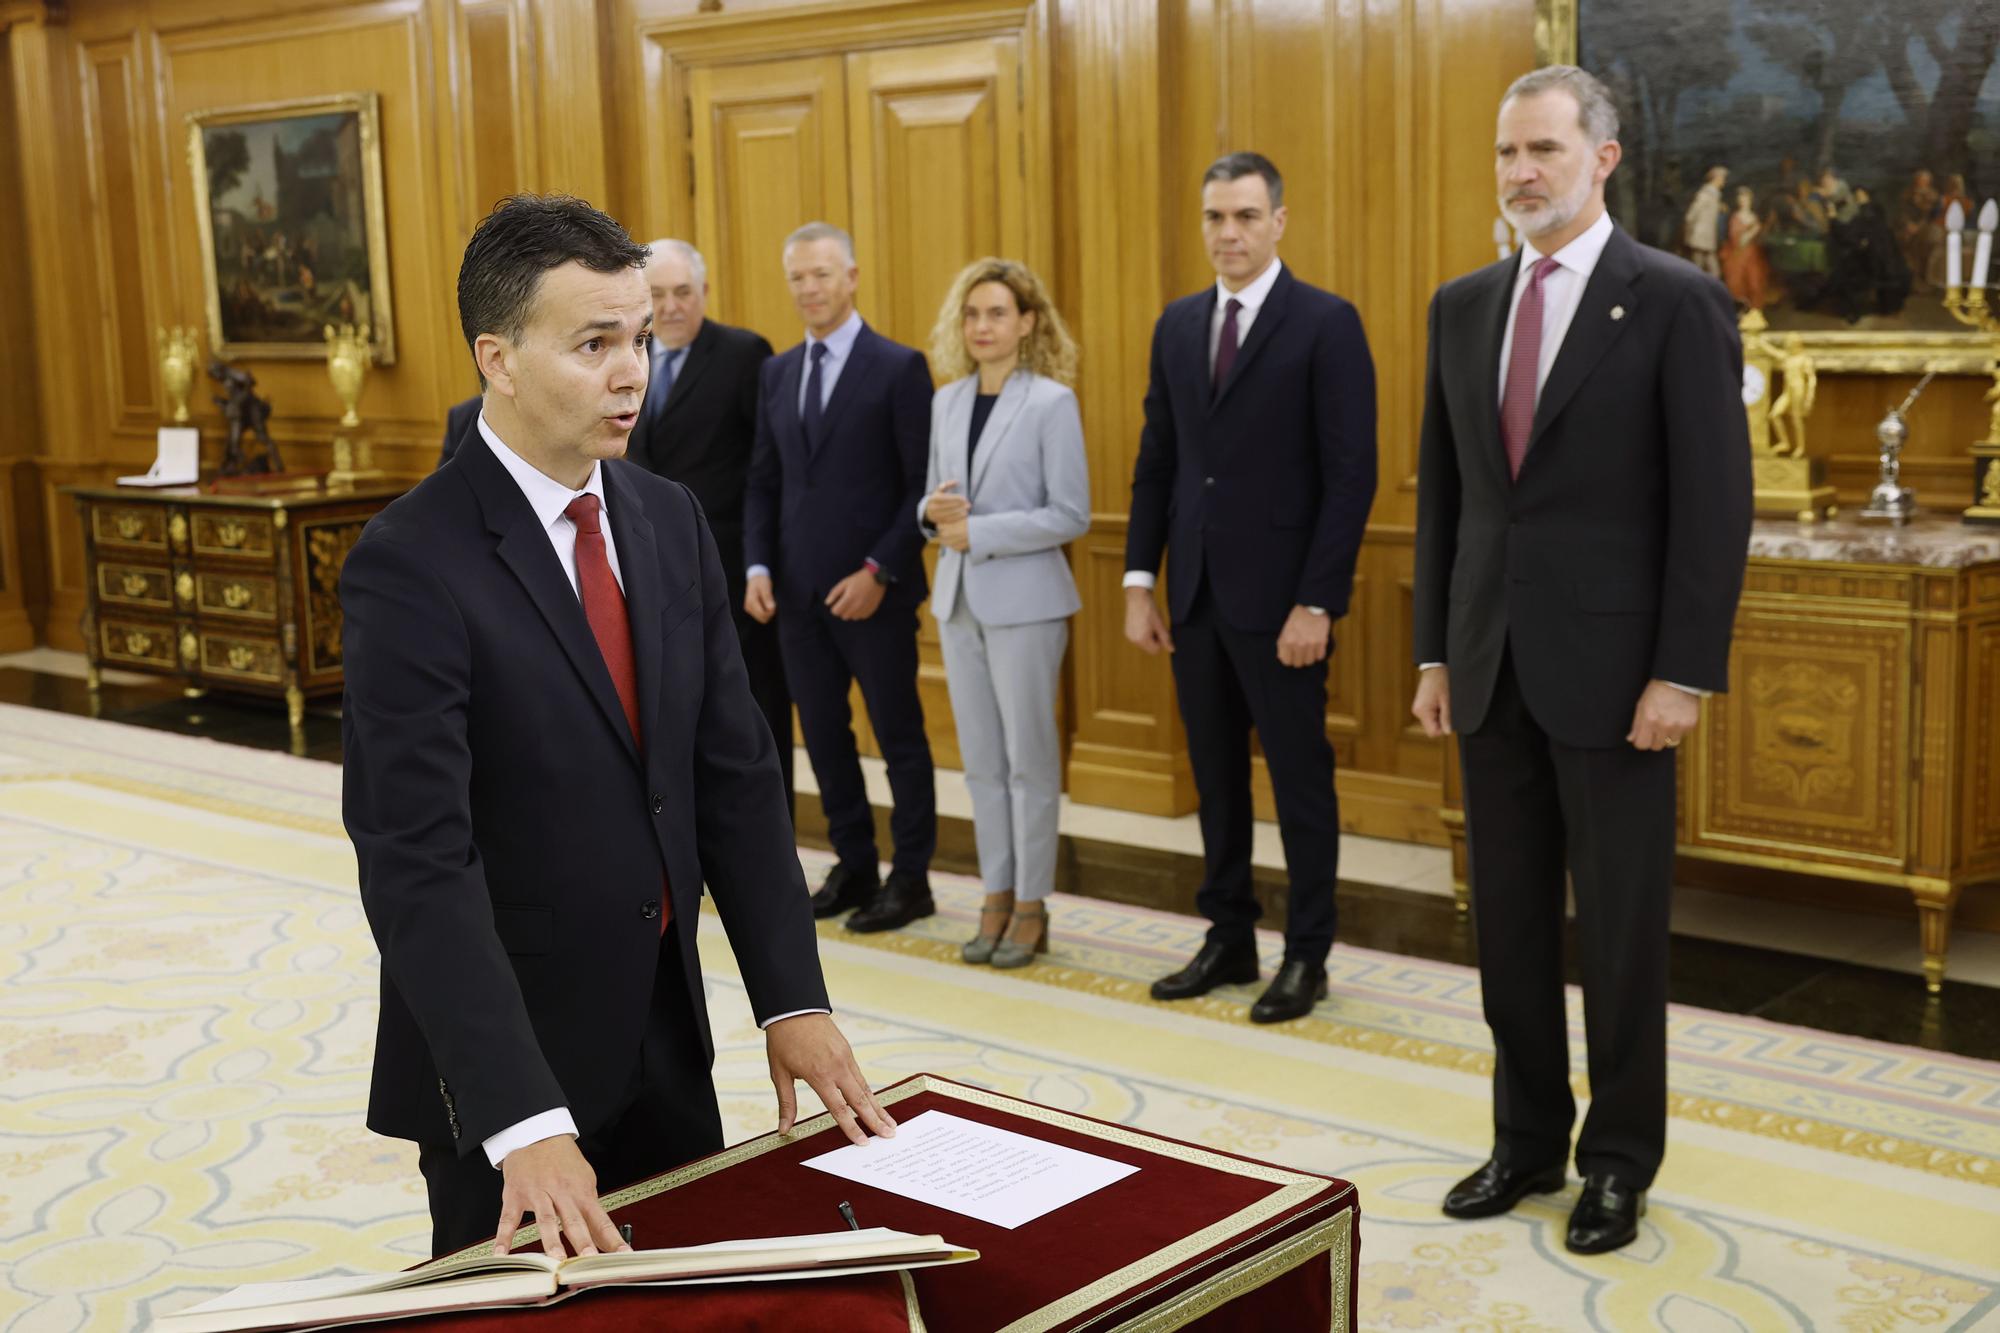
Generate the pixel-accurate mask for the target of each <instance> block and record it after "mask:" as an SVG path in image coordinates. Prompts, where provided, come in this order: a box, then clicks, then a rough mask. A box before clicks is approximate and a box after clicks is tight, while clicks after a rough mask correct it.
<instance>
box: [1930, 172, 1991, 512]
mask: <svg viewBox="0 0 2000 1333" xmlns="http://www.w3.org/2000/svg"><path fill="white" fill-rule="evenodd" d="M1968 221H1970V219H1968V218H1967V217H1966V216H1965V214H1964V212H1963V211H1962V210H1961V208H1960V206H1959V205H1958V204H1957V203H1953V204H1952V206H1951V209H1950V211H1949V213H1948V214H1947V215H1946V219H1945V230H1946V237H1945V245H1946V255H1945V257H1946V260H1947V277H1946V282H1947V284H1948V285H1947V286H1946V287H1945V292H1944V308H1945V309H1946V310H1949V311H1950V312H1951V317H1952V318H1953V319H1955V320H1957V321H1958V322H1959V323H1961V324H1963V325H1965V326H1966V327H1967V328H1969V329H1977V330H1978V331H1979V332H1981V333H1983V334H1985V335H1986V336H1987V337H1988V338H1990V339H1992V341H1993V364H1992V373H1993V387H1992V388H1991V389H1989V390H1987V392H1986V401H1987V402H1989V403H1991V404H1993V411H1992V413H1991V415H1989V416H1988V418H1987V421H1986V438H1985V439H1983V440H1980V441H1978V442H1976V443H1975V444H1973V446H1972V507H1971V508H1970V509H1967V510H1966V511H1965V521H1966V522H1968V523H2000V311H1996V310H1995V309H1994V308H1993V305H1992V303H1991V302H1990V301H1989V300H1988V299H1987V296H1986V283H1987V276H1988V273H1989V272H1990V265H1991V259H1992V249H1993V235H1994V231H1995V229H1996V228H2000V206H1996V205H1995V203H1994V201H1993V200H1991V199H1989V200H1987V201H1986V207H1984V208H1983V209H1981V210H1980V212H1979V232H1978V253H1977V256H1976V258H1975V259H1974V260H1973V264H1972V273H1971V275H1970V276H1971V281H1970V282H1968V283H1965V284H1963V285H1961V284H1960V283H1959V282H1958V280H1957V279H1958V277H1959V271H1960V268H1961V266H1962V264H1963V252H1962V249H1961V245H1962V241H1963V238H1964V236H1965V225H1966V223H1967V222H1968Z"/></svg>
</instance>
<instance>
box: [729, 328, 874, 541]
mask: <svg viewBox="0 0 2000 1333" xmlns="http://www.w3.org/2000/svg"><path fill="white" fill-rule="evenodd" d="M860 336H861V312H860V311H858V310H852V311H849V312H848V315H847V319H846V321H845V322H844V323H842V324H841V326H840V327H839V328H837V329H835V330H834V331H833V332H832V333H829V334H827V335H826V337H824V338H815V337H814V336H813V335H812V332H811V330H807V332H806V359H805V361H804V363H803V364H801V365H800V367H799V417H800V419H801V420H803V419H804V417H805V411H806V386H807V385H808V384H810V383H812V353H813V348H814V347H817V346H819V345H820V344H822V343H824V344H825V345H826V355H825V356H823V357H821V358H820V362H819V405H820V409H821V410H822V411H824V410H825V409H826V405H827V404H828V403H830V402H832V401H833V386H834V385H836V384H838V383H839V382H840V372H841V371H842V370H843V369H845V368H846V366H847V361H848V358H849V357H851V356H852V355H853V354H854V340H855V339H856V338H859V337H860ZM743 577H744V578H746V579H754V578H769V577H771V567H770V566H769V565H752V566H750V567H749V568H748V569H746V570H744V571H743Z"/></svg>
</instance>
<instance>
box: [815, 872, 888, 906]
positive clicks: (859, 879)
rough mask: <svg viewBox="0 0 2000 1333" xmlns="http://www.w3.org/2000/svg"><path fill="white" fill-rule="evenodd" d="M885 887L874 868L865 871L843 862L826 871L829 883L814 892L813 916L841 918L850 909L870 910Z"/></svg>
mask: <svg viewBox="0 0 2000 1333" xmlns="http://www.w3.org/2000/svg"><path fill="white" fill-rule="evenodd" d="M881 886H882V880H881V876H880V875H879V874H877V872H876V870H875V867H874V866H869V867H868V868H867V869H866V870H862V869H860V868H858V867H856V866H851V865H849V864H848V863H847V862H845V861H842V862H840V863H839V864H837V865H835V866H834V868H833V869H831V870H829V871H827V872H826V882H825V883H823V884H821V885H820V886H819V888H818V889H816V890H814V891H813V896H812V905H813V915H814V916H816V917H818V916H839V915H840V914H841V913H842V912H845V911H846V910H847V909H848V908H850V907H866V906H867V905H868V901H869V899H871V898H873V897H874V896H875V892H876V890H877V889H879V888H881Z"/></svg>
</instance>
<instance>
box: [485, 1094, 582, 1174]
mask: <svg viewBox="0 0 2000 1333" xmlns="http://www.w3.org/2000/svg"><path fill="white" fill-rule="evenodd" d="M561 1134H567V1135H569V1136H570V1137H571V1138H575V1137H576V1121H575V1119H574V1118H573V1117H571V1115H570V1113H569V1108H568V1107H567V1106H558V1107H556V1108H555V1110H553V1111H544V1112H542V1113H541V1114H540V1115H531V1116H529V1117H528V1118H527V1119H526V1120H523V1121H520V1122H519V1123H517V1124H512V1125H509V1126H507V1128H505V1129H503V1130H501V1131H500V1132H499V1133H498V1134H495V1135H494V1136H493V1137H492V1138H490V1139H487V1140H486V1141H485V1142H484V1143H483V1144H481V1145H480V1146H481V1147H483V1148H485V1149H486V1160H487V1161H489V1162H491V1163H493V1165H494V1167H495V1168H496V1169H497V1168H498V1167H499V1165H500V1163H502V1162H504V1161H506V1160H507V1154H508V1153H510V1152H513V1151H514V1150H515V1149H516V1148H525V1147H527V1146H528V1145H529V1144H531V1143H540V1142H541V1141H542V1140H543V1139H552V1138H555V1137H557V1136H558V1135H561Z"/></svg>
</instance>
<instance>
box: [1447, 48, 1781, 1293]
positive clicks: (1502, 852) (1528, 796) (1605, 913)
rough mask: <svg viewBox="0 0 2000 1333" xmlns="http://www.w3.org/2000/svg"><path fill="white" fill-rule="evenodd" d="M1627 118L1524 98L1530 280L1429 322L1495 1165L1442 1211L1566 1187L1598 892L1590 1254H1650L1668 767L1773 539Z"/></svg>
mask: <svg viewBox="0 0 2000 1333" xmlns="http://www.w3.org/2000/svg"><path fill="white" fill-rule="evenodd" d="M1619 155H1620V149H1619V145H1618V113H1617V111H1616V109H1615V108H1614V107H1613V105H1612V102H1611V98H1610V96H1609V94H1608V93H1607V92H1606V91H1605V89H1604V86H1603V85H1602V84H1601V83H1599V82H1598V81H1597V80H1596V79H1595V78H1593V77H1591V76H1590V75H1589V74H1586V73H1585V72H1584V71H1582V70H1580V69H1576V68H1574V67H1572V66H1563V65H1557V66H1550V67H1548V68H1545V69H1540V70H1536V71H1535V72H1534V73H1532V74H1528V75H1526V76H1524V77H1522V78H1521V79H1519V80H1517V81H1516V82H1515V83H1514V85H1513V87H1511V88H1510V89H1508V91H1507V95H1506V96H1505V97H1504V98H1503V99H1502V100H1501V103H1500V115H1499V128H1498V134H1497V136H1496V147H1495V159H1494V169H1495V174H1496V177H1497V184H1498V188H1499V199H1500V209H1501V212H1502V214H1503V215H1504V216H1505V217H1506V219H1507V220H1508V222H1510V223H1512V224H1513V226H1514V228H1515V230H1517V231H1518V232H1519V233H1520V234H1521V235H1522V236H1523V237H1524V238H1526V244H1525V245H1524V246H1523V247H1522V249H1521V251H1520V253H1519V254H1518V255H1516V256H1514V257H1512V258H1509V259H1505V260H1502V261H1501V262H1499V263H1497V264H1489V265H1487V266H1486V267H1485V268H1483V269H1480V270H1478V271H1477V272H1475V273H1470V274H1467V275H1466V276H1464V277H1462V278H1458V279H1456V280H1454V281H1452V282H1449V283H1446V284H1445V285H1444V286H1443V287H1442V288H1440V289H1439V290H1438V293H1437V295H1436V296H1435V297H1434V298H1433V299H1432V301H1431V311H1430V358H1429V369H1428V371H1427V376H1426V382H1425V389H1424V424H1423V434H1422V441H1421V445H1420V453H1419V458H1418V464H1417V548H1416V588H1415V633H1416V642H1415V645H1414V649H1415V655H1416V660H1417V663H1418V665H1419V667H1420V675H1419V677H1418V682H1417V691H1416V699H1415V701H1414V702H1413V703H1412V705H1411V711H1412V712H1413V713H1415V714H1416V717H1417V719H1418V721H1419V722H1421V723H1422V725H1423V728H1424V731H1425V732H1426V734H1428V735H1431V736H1443V735H1447V734H1450V733H1452V732H1456V733H1457V734H1458V746H1459V755H1460V757H1461V759H1462V760H1463V765H1464V773H1465V816H1466V834H1467V839H1468V842H1469V847H1470V854H1471V877H1472V908H1473V918H1474V927H1475V930H1476V931H1477V939H1478V944H1479V971H1480V980H1481V987H1482V990H1483V993H1484V997H1485V1007H1486V1021H1487V1023H1488V1024H1489V1025H1490V1026H1491V1027H1492V1029H1493V1044H1494V1050H1495V1060H1494V1069H1493V1151H1492V1156H1491V1157H1490V1158H1489V1159H1488V1161H1487V1162H1486V1163H1485V1164H1484V1165H1483V1166H1481V1167H1480V1168H1479V1170H1477V1171H1475V1172H1474V1173H1473V1174H1472V1175H1470V1176H1468V1177H1466V1178H1465V1179H1464V1180H1462V1181H1460V1182H1459V1183H1458V1185H1457V1186H1456V1187H1455V1188H1453V1189H1452V1190H1451V1192H1450V1193H1449V1194H1448V1195H1447V1196H1446V1197H1445V1202H1444V1211H1445V1212H1446V1213H1447V1214H1449V1215H1450V1216H1452V1217H1460V1218H1475V1217H1489V1216H1492V1215H1494V1214H1496V1213H1502V1212H1505V1211H1507V1210H1508V1209H1510V1208H1512V1207H1513V1206H1514V1205H1515V1204H1516V1203H1518V1202H1519V1201H1520V1200H1521V1198H1522V1197H1523V1196H1525V1195H1527V1194H1529V1193H1547V1192H1551V1191H1554V1190H1558V1189H1561V1188H1562V1185H1563V1180H1564V1174H1565V1166H1566V1163H1567V1161H1568V1158H1569V1153H1570V1128H1571V1125H1572V1124H1573V1122H1574V1121H1575V1119H1576V1104H1575V1101H1574V1100H1573V1098H1572V1097H1571V1095H1570V1082H1569V1041H1568V1028H1567V1023H1566V1020H1565V1016H1564V1010H1563V958H1562V953H1563V899H1564V872H1565V871H1567V872H1568V878H1569V881H1570V883H1571V885H1572V886H1573V887H1574V890H1575V897H1576V937H1577V944H1578V949H1577V963H1578V968H1579V970H1580V971H1581V973H1582V978H1583V1003H1584V1029H1585V1034H1586V1039H1587V1047H1588V1052H1589V1068H1590V1113H1589V1115H1588V1116H1586V1117H1585V1119H1584V1122H1583V1130H1582V1132H1581V1133H1580V1134H1579V1135H1578V1136H1577V1140H1576V1164H1577V1169H1578V1171H1579V1172H1580V1173H1581V1174H1582V1176H1583V1190H1582V1193H1581V1195H1580V1196H1579V1197H1578V1199H1577V1203H1576V1206H1575V1209H1574V1210H1573V1211H1572V1212H1571V1214H1570V1220H1569V1227H1568V1234H1567V1237H1566V1241H1567V1244H1568V1246H1569V1248H1570V1249H1571V1250H1574V1251H1576V1252H1578V1253H1582V1254H1596V1253H1600V1252H1603V1251H1606V1250H1613V1249H1617V1248H1618V1247H1619V1246H1622V1245H1626V1244H1628V1243H1630V1242H1631V1241H1632V1240H1633V1239H1634V1238H1635V1237H1636V1236H1637V1235H1638V1225H1639V1218H1640V1217H1641V1216H1642V1215H1643V1214H1644V1213H1645V1209H1646V1190H1647V1188H1648V1187H1649V1186H1650V1185H1651V1184H1652V1181H1653V1176H1654V1173H1655V1172H1656V1171H1658V1169H1659V1166H1660V1160H1661V1157H1662V1155H1663V1154H1664V1153H1665V1150H1666V1131H1667V1123H1666V1122H1667V915H1668V900H1669V898H1670V896H1671V893H1672V889H1673V873H1674V753H1673V752H1674V747H1675V746H1677V745H1679V744H1680V743H1681V738H1682V737H1684V736H1686V735H1687V734H1688V733H1689V732H1690V731H1692V730H1693V729H1694V728H1695V726H1696V724H1697V723H1698V722H1699V721H1700V720H1701V700H1700V696H1701V695H1704V694H1708V693H1711V692H1714V691H1717V690H1721V689H1723V688H1724V687H1725V686H1726V685H1727V683H1728V674H1729V640H1730V634H1731V630H1732V627H1733V625H1734V620H1735V613H1736V600H1737V596H1738V594H1739V593H1740V592H1741V591H1742V587H1743V569H1744V564H1745V561H1746V559H1747V554H1748V547H1749V537H1750V509H1751V503H1750V498H1751V482H1750V443H1749V427H1748V423H1747V420H1746V418H1745V416H1744V412H1743V400H1742V396H1741V393H1742V384H1743V353H1742V345H1741V342H1740V340H1739V338H1738V335H1737V331H1736V309H1735V303H1734V302H1733V301H1732V300H1731V299H1730V296H1729V292H1728V290H1727V289H1726V288H1724V287H1723V285H1722V284H1721V283H1720V282H1718V281H1717V280H1716V279H1714V278H1712V277H1709V276H1707V275H1706V274H1704V273H1702V272H1701V271H1700V270H1699V269H1697V268H1695V267H1694V266H1693V265H1692V264H1689V263H1687V262H1685V261H1684V260H1681V259H1678V258H1675V257H1673V256H1671V255H1668V254H1666V253H1664V252H1662V251H1659V250H1654V249H1650V248H1648V247H1646V246H1643V245H1640V244H1638V243H1637V242H1635V241H1634V240H1633V239H1632V238H1631V237H1629V236H1627V235H1626V234H1625V233H1624V232H1622V231H1620V230H1619V229H1618V228H1617V227H1616V226H1614V225H1613V224H1612V221H1611V218H1610V216H1609V215H1608V214H1606V212H1605V210H1604V182H1605V181H1606V179H1607V178H1609V177H1610V175H1611V173H1612V171H1613V170H1614V169H1616V168H1617V166H1618V160H1619Z"/></svg>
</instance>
